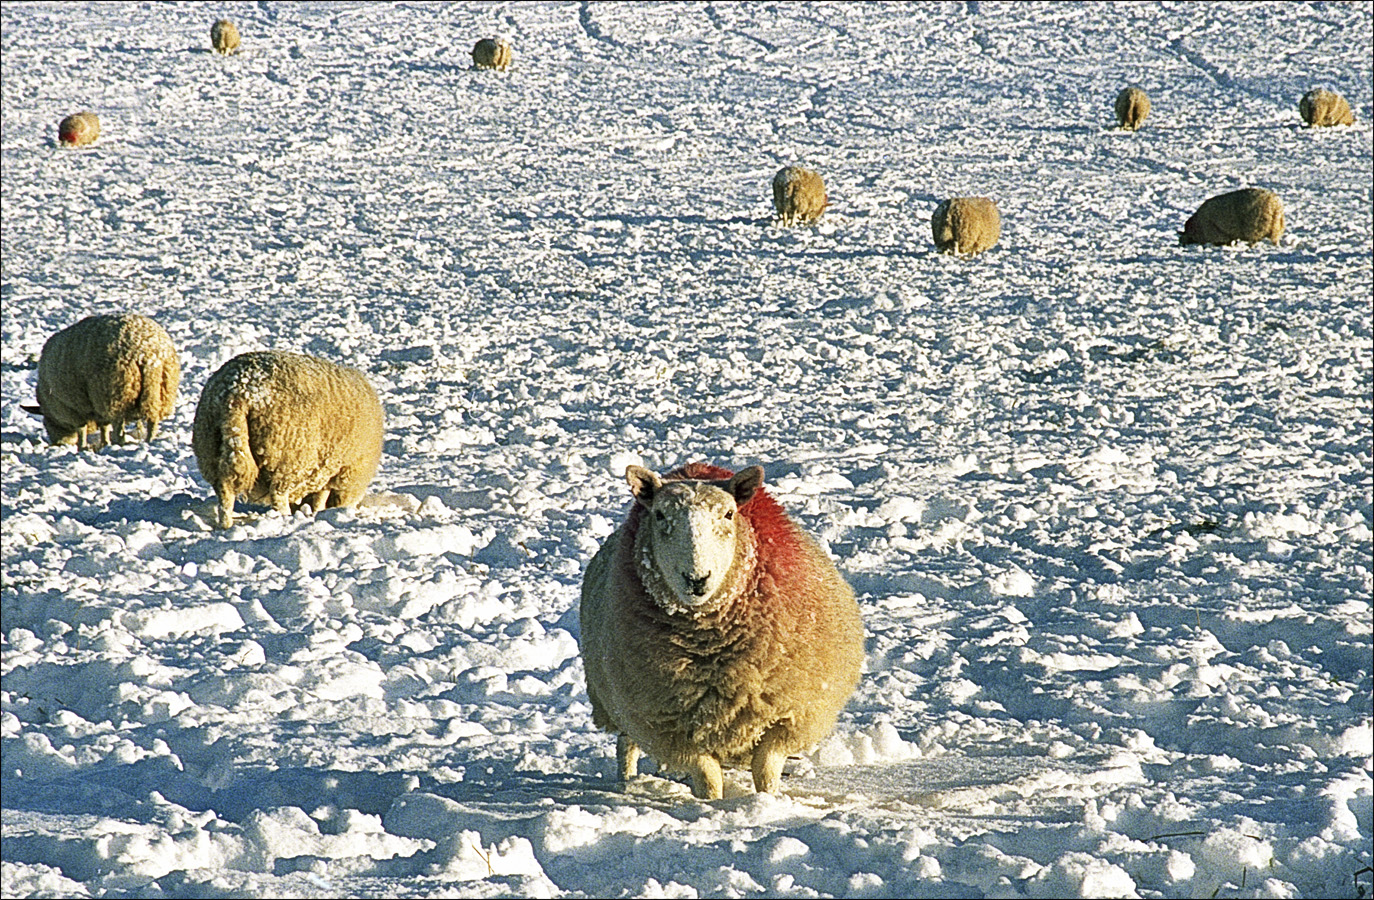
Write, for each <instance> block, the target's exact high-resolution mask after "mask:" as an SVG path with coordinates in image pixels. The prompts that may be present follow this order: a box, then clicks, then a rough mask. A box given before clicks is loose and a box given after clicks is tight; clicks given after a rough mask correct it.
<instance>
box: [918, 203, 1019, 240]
mask: <svg viewBox="0 0 1374 900" xmlns="http://www.w3.org/2000/svg"><path fill="white" fill-rule="evenodd" d="M930 230H931V233H932V234H933V236H934V238H935V247H936V249H938V250H939V251H940V252H941V253H982V252H983V251H984V250H987V249H988V248H989V247H991V246H992V245H993V244H996V243H997V239H998V238H1000V237H1001V236H1002V216H1001V215H1000V214H999V213H998V212H997V204H996V203H993V202H992V201H991V200H989V199H988V198H987V197H952V198H950V199H949V200H946V201H945V202H943V203H941V204H940V205H939V206H937V207H935V214H934V215H932V216H931V217H930Z"/></svg>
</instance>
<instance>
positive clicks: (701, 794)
mask: <svg viewBox="0 0 1374 900" xmlns="http://www.w3.org/2000/svg"><path fill="white" fill-rule="evenodd" d="M692 796H694V797H698V798H700V799H702V800H719V799H720V798H721V797H724V796H725V780H724V779H723V778H722V777H721V774H720V760H718V759H716V758H715V757H714V756H708V755H706V754H705V753H703V754H701V755H700V756H698V757H697V761H696V765H695V766H694V767H693V771H692Z"/></svg>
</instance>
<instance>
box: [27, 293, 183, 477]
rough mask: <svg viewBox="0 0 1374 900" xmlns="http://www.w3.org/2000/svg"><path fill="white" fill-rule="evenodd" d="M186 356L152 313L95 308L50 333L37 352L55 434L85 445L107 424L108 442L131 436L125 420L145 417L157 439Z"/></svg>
mask: <svg viewBox="0 0 1374 900" xmlns="http://www.w3.org/2000/svg"><path fill="white" fill-rule="evenodd" d="M180 383H181V363H180V361H179V360H178V358H177V351H176V347H174V346H172V338H171V336H170V335H168V334H167V331H166V330H165V329H164V328H163V327H162V326H161V325H159V324H157V323H156V322H154V321H153V320H152V319H150V318H148V317H147V316H140V315H135V314H133V313H127V314H123V315H105V316H88V317H87V318H84V319H82V320H81V321H79V322H77V323H76V324H75V325H71V326H69V327H67V328H64V329H62V330H61V331H59V332H57V333H56V334H54V335H53V336H52V337H50V338H48V340H47V342H46V343H44V344H43V353H42V355H41V356H39V358H38V405H37V406H26V407H25V409H27V410H28V411H30V412H32V413H36V414H37V415H41V416H42V417H43V427H44V428H45V429H46V430H47V432H48V440H49V441H51V442H52V443H54V444H70V443H72V442H73V441H75V442H76V445H77V447H78V448H79V449H82V450H84V449H86V434H87V432H88V431H90V430H91V429H95V428H98V429H99V430H100V437H101V441H102V443H103V444H104V445H106V446H108V445H109V444H110V443H111V440H113V442H114V443H117V444H122V443H124V426H125V424H126V423H129V422H134V423H142V425H141V426H140V427H139V428H138V429H137V432H138V436H139V437H140V438H142V439H145V440H152V439H153V437H154V436H155V435H156V434H157V426H158V423H159V422H161V421H162V420H163V419H165V418H167V417H168V416H169V415H171V414H172V407H173V406H174V405H175V404H176V397H177V386H178V385H179V384H180Z"/></svg>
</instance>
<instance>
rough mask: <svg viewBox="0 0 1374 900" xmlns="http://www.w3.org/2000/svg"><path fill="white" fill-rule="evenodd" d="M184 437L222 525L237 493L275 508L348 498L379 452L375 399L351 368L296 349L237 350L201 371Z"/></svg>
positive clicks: (359, 490) (363, 484)
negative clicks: (204, 376)
mask: <svg viewBox="0 0 1374 900" xmlns="http://www.w3.org/2000/svg"><path fill="white" fill-rule="evenodd" d="M191 446H192V449H193V450H194V451H195V454H196V463H197V464H198V465H199V467H200V474H201V475H203V476H204V477H205V480H206V481H208V482H209V483H210V485H211V487H213V488H214V490H215V495H216V497H217V498H218V499H219V511H218V516H217V518H216V525H217V526H218V527H220V528H228V527H229V526H230V525H232V524H233V522H234V500H235V498H237V497H238V496H239V495H240V494H241V495H243V496H244V497H245V498H246V499H247V500H248V501H249V502H253V503H266V504H267V505H268V506H271V507H272V508H273V509H275V510H277V511H278V512H280V513H282V514H286V513H288V512H290V511H291V510H293V509H299V508H300V507H301V506H303V505H309V507H310V508H311V510H312V511H315V512H318V511H319V510H321V509H324V508H325V507H335V506H352V505H354V504H355V503H357V502H358V500H360V499H361V498H362V496H363V494H364V492H365V491H366V490H367V486H368V485H369V484H370V483H371V482H372V479H373V477H374V476H375V475H376V474H377V467H378V465H379V464H380V462H381V458H382V405H381V403H380V402H379V401H378V399H377V392H376V391H375V390H373V388H372V385H371V384H369V383H368V380H367V377H366V376H365V375H363V373H362V372H360V371H358V370H357V369H353V368H349V367H347V366H341V365H336V364H335V363H332V362H329V361H328V360H324V359H320V358H318V357H315V356H306V355H304V354H300V353H288V352H285V351H276V350H259V351H254V352H251V353H243V354H240V355H239V356H235V357H234V358H233V359H231V360H229V361H228V362H226V363H225V364H224V365H222V366H220V368H219V369H218V370H216V372H215V373H214V374H213V375H211V376H210V378H209V380H208V381H206V383H205V387H204V388H203V389H202V390H201V393H200V401H199V403H197V405H196V416H195V421H194V423H193V424H192V429H191Z"/></svg>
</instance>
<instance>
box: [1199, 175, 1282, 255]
mask: <svg viewBox="0 0 1374 900" xmlns="http://www.w3.org/2000/svg"><path fill="white" fill-rule="evenodd" d="M1281 237H1283V203H1282V202H1281V201H1280V200H1279V198H1278V197H1277V196H1275V194H1274V193H1273V191H1267V190H1265V189H1264V188H1243V189H1241V190H1239V191H1231V192H1230V193H1229V194H1220V195H1218V196H1216V197H1213V198H1211V199H1210V200H1207V201H1205V202H1204V203H1203V204H1202V205H1201V206H1199V207H1198V208H1197V212H1195V213H1193V214H1192V215H1191V216H1189V217H1188V221H1187V222H1185V223H1184V224H1183V230H1182V231H1181V232H1179V235H1178V242H1179V244H1181V245H1187V244H1216V245H1223V244H1230V243H1233V242H1235V241H1246V242H1248V243H1250V244H1254V243H1255V242H1257V241H1265V240H1268V241H1273V242H1274V244H1275V245H1277V244H1278V242H1279V238H1281Z"/></svg>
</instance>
